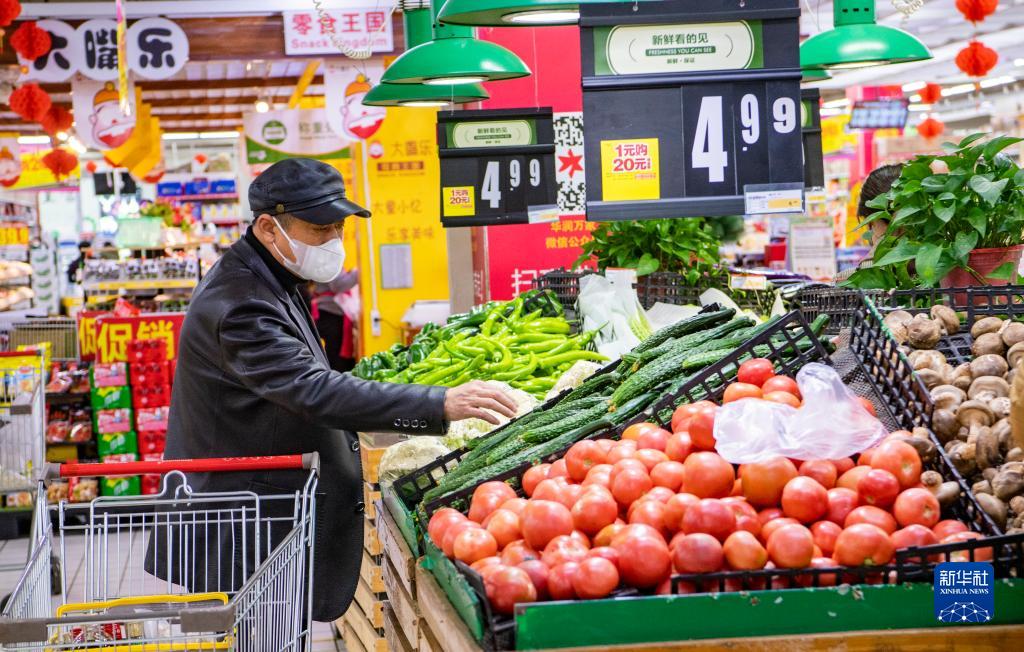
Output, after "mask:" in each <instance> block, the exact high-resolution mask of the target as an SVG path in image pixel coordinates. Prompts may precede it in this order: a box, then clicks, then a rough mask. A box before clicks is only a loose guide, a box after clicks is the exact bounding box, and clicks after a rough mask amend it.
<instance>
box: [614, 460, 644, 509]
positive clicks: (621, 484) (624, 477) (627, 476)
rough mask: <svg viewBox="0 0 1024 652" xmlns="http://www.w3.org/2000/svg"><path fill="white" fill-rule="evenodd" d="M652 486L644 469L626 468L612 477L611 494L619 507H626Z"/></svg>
mask: <svg viewBox="0 0 1024 652" xmlns="http://www.w3.org/2000/svg"><path fill="white" fill-rule="evenodd" d="M653 486H654V483H653V482H651V476H649V475H647V471H646V469H645V470H643V471H641V470H639V469H632V468H631V469H626V470H624V471H621V472H620V473H618V474H617V475H615V477H614V478H613V479H612V495H613V496H615V500H616V501H617V502H618V503H619V506H620V507H623V508H626V507H629V506H630V505H632V504H633V502H634V501H636V499H637V498H639V497H640V496H643V495H644V494H645V493H647V492H648V491H650V489H651V487H653Z"/></svg>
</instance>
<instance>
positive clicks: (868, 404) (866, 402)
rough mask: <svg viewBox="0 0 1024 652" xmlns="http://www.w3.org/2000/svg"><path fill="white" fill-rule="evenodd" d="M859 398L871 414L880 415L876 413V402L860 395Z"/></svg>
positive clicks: (862, 405)
mask: <svg viewBox="0 0 1024 652" xmlns="http://www.w3.org/2000/svg"><path fill="white" fill-rule="evenodd" d="M857 400H858V401H860V404H861V407H863V408H864V409H865V410H867V412H868V414H870V415H871V416H873V417H877V416H878V415H877V414H876V413H875V404H874V403H872V402H871V401H869V400H867V399H866V398H864V397H863V396H858V397H857Z"/></svg>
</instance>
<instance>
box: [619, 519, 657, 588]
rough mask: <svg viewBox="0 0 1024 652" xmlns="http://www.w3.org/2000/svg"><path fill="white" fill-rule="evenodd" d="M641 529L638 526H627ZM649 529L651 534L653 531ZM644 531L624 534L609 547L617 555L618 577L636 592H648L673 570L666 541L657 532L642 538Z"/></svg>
mask: <svg viewBox="0 0 1024 652" xmlns="http://www.w3.org/2000/svg"><path fill="white" fill-rule="evenodd" d="M628 527H630V528H640V527H643V526H640V525H630V526H628ZM648 529H650V530H651V531H652V532H654V530H653V529H651V528H648ZM640 532H643V530H633V531H630V532H624V533H623V534H620V535H619V537H618V538H617V539H616V540H615V541H614V542H613V543H612V547H613V548H615V552H617V553H619V574H620V576H621V577H622V579H623V581H625V582H626V584H629V585H630V586H635V587H636V588H638V589H651V588H654V587H656V586H658V584H660V583H661V582H662V581H663V580H664V579H665V578H666V577H668V574H669V571H670V570H671V566H672V558H671V555H670V554H669V551H668V546H667V545H666V544H665V540H664V539H662V538H661V536H660V535H659V534H657V533H656V532H655V533H654V534H642V533H640Z"/></svg>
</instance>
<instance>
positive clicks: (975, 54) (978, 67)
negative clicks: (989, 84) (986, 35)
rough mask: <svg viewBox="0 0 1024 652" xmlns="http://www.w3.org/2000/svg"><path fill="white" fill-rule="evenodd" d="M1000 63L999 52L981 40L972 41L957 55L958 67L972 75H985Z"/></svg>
mask: <svg viewBox="0 0 1024 652" xmlns="http://www.w3.org/2000/svg"><path fill="white" fill-rule="evenodd" d="M997 63H999V54H997V53H996V51H995V50H993V49H992V48H990V47H988V46H986V45H985V44H984V43H982V42H981V41H971V42H970V43H968V44H967V47H965V48H964V49H963V50H960V52H959V53H958V54H957V55H956V67H957V68H959V69H960V70H962V71H964V72H965V73H967V74H968V75H970V76H971V77H984V76H985V75H987V74H988V73H989V71H990V70H992V69H993V68H995V67H996V64H997Z"/></svg>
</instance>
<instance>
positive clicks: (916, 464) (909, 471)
mask: <svg viewBox="0 0 1024 652" xmlns="http://www.w3.org/2000/svg"><path fill="white" fill-rule="evenodd" d="M871 466H872V467H873V468H876V469H882V470H884V471H888V472H889V473H891V474H893V475H894V476H896V479H897V480H899V483H900V487H901V488H903V489H909V488H910V487H914V486H916V485H917V484H918V483H919V482H920V481H921V456H920V455H918V453H917V449H916V448H914V447H913V446H911V445H910V444H908V443H907V442H905V441H897V440H889V441H883V442H882V443H881V444H879V445H878V448H876V449H875V452H874V453H873V454H872V456H871Z"/></svg>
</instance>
